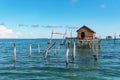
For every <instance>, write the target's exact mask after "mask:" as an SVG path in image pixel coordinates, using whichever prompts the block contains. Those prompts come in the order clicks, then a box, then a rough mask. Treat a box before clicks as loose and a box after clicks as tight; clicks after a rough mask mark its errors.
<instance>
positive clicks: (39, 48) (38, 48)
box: [38, 44, 40, 54]
mask: <svg viewBox="0 0 120 80" xmlns="http://www.w3.org/2000/svg"><path fill="white" fill-rule="evenodd" d="M38 54H40V44H38Z"/></svg>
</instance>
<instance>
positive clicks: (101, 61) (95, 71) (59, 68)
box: [0, 39, 120, 80]
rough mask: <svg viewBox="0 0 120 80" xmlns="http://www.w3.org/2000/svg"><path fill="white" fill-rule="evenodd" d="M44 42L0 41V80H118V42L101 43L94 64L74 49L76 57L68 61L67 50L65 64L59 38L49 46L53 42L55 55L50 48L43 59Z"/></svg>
mask: <svg viewBox="0 0 120 80" xmlns="http://www.w3.org/2000/svg"><path fill="white" fill-rule="evenodd" d="M47 42H48V39H0V80H120V40H116V42H115V43H114V40H101V45H100V48H99V49H98V60H97V61H95V60H94V57H93V53H92V50H91V49H89V48H82V49H79V48H76V57H75V60H72V48H70V52H69V56H68V61H69V63H68V65H66V62H65V57H66V49H67V47H66V45H63V46H60V49H58V46H59V43H60V42H61V40H60V39H54V40H52V44H53V43H54V42H56V54H54V48H51V50H50V52H49V53H48V55H47V58H46V59H45V58H44V54H45V50H46V48H47ZM14 43H16V62H14ZM30 44H31V47H32V54H31V57H30V56H29V53H30V49H29V48H30ZM38 44H40V54H38Z"/></svg>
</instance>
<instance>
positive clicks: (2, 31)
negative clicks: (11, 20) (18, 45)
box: [0, 25, 21, 38]
mask: <svg viewBox="0 0 120 80" xmlns="http://www.w3.org/2000/svg"><path fill="white" fill-rule="evenodd" d="M20 35H21V33H19V32H17V33H14V32H13V30H12V29H8V28H6V27H5V25H0V38H18V37H19V36H20Z"/></svg>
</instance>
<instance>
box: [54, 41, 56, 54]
mask: <svg viewBox="0 0 120 80" xmlns="http://www.w3.org/2000/svg"><path fill="white" fill-rule="evenodd" d="M54 54H56V42H55V43H54Z"/></svg>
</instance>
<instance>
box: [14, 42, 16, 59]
mask: <svg viewBox="0 0 120 80" xmlns="http://www.w3.org/2000/svg"><path fill="white" fill-rule="evenodd" d="M14 61H16V44H15V43H14Z"/></svg>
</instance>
